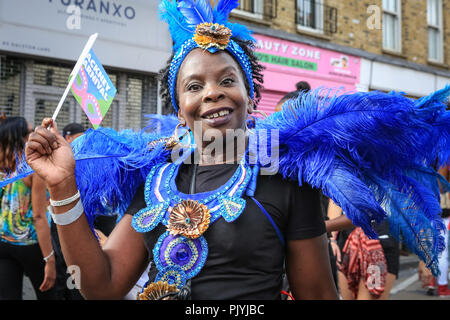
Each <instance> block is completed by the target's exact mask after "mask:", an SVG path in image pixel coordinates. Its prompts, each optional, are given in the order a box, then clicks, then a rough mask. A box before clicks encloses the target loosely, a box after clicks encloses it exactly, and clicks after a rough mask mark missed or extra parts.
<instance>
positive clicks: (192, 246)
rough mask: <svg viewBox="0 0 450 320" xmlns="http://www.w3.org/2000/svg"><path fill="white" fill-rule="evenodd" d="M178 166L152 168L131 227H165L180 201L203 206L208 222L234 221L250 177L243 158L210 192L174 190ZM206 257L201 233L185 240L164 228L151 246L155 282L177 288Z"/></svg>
mask: <svg viewBox="0 0 450 320" xmlns="http://www.w3.org/2000/svg"><path fill="white" fill-rule="evenodd" d="M180 166H181V163H162V164H160V165H157V166H155V167H154V168H152V170H151V172H150V173H149V175H148V176H147V179H146V182H145V191H144V195H145V202H146V204H147V208H144V209H142V210H141V211H139V212H138V213H137V214H136V215H135V217H133V227H134V228H135V229H136V230H137V231H139V232H146V231H147V230H150V229H153V228H154V227H155V226H156V225H157V224H158V223H162V224H164V225H165V226H167V225H168V221H169V216H170V211H171V209H172V208H174V207H175V206H176V205H177V204H179V203H181V202H182V201H184V200H194V201H197V202H199V203H201V204H204V205H206V206H207V207H208V209H209V213H210V214H211V218H210V225H211V224H212V223H214V222H215V221H217V220H218V219H220V218H221V217H223V218H224V219H225V220H226V221H227V222H232V221H235V220H236V219H237V218H238V217H239V216H240V215H241V214H242V212H243V211H244V209H245V204H246V202H245V200H244V199H242V195H243V193H244V191H245V189H246V187H247V185H248V183H249V181H250V179H251V176H252V170H251V167H250V166H249V165H248V164H247V162H246V161H245V158H243V159H242V161H241V163H240V164H239V166H238V168H237V170H236V172H235V173H234V174H233V176H232V177H231V178H230V179H229V180H228V181H227V183H225V184H224V185H222V186H221V187H219V188H218V189H216V190H214V191H210V192H204V193H197V194H184V193H182V192H180V191H178V190H177V187H176V182H175V179H176V176H177V174H178V170H179V169H180ZM149 211H151V212H150V213H149ZM207 256H208V244H207V242H206V239H205V238H204V237H203V236H200V237H199V238H197V239H188V238H185V237H183V236H181V235H175V236H174V235H170V233H169V231H166V232H165V233H164V234H162V235H161V236H160V237H159V239H158V241H157V243H156V244H155V246H154V248H153V261H154V263H155V265H156V267H157V269H158V271H159V273H158V276H157V278H156V280H155V281H159V280H165V281H169V282H170V281H172V282H173V283H176V284H177V286H178V287H179V288H180V287H181V286H183V285H184V284H185V283H186V280H187V279H191V278H192V277H194V276H196V275H197V274H198V273H199V272H200V271H201V269H202V268H203V266H204V265H205V263H206V259H207ZM177 272H179V273H177Z"/></svg>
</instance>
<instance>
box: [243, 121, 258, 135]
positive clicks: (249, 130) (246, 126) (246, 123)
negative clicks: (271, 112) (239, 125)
mask: <svg viewBox="0 0 450 320" xmlns="http://www.w3.org/2000/svg"><path fill="white" fill-rule="evenodd" d="M248 123H251V125H250V127H251V128H249V127H248ZM255 125H256V123H255V118H254V117H251V119H248V120H246V121H245V131H246V132H248V133H250V134H255V131H254V130H252V129H254V128H255Z"/></svg>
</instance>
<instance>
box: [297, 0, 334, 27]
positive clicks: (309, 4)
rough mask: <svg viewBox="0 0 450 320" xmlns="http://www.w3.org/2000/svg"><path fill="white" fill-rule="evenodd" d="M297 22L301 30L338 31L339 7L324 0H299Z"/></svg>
mask: <svg viewBox="0 0 450 320" xmlns="http://www.w3.org/2000/svg"><path fill="white" fill-rule="evenodd" d="M296 6H297V9H296V18H295V20H296V23H297V27H298V29H300V30H306V31H312V32H317V33H324V34H333V33H336V32H337V8H335V7H331V6H327V5H324V3H323V0H297V2H296Z"/></svg>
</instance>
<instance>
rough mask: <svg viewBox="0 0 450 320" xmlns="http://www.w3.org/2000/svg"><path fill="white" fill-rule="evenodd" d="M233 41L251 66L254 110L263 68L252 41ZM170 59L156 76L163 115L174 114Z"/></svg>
mask: <svg viewBox="0 0 450 320" xmlns="http://www.w3.org/2000/svg"><path fill="white" fill-rule="evenodd" d="M233 40H234V41H235V42H236V43H237V44H238V45H239V46H240V47H241V48H242V50H244V52H245V54H246V55H247V57H248V60H249V62H250V64H251V66H252V76H253V87H254V92H255V96H254V98H253V103H254V106H255V109H256V106H257V105H258V102H259V101H260V100H261V90H262V88H263V83H264V76H263V74H262V72H263V70H264V66H262V65H261V64H260V63H259V60H258V58H257V57H256V55H255V54H254V43H253V42H252V41H242V40H236V39H233ZM225 52H226V51H225ZM233 58H234V57H233ZM172 59H173V54H172V56H171V57H170V58H169V60H168V61H167V64H166V66H165V67H164V68H163V69H161V70H160V71H159V75H158V80H159V82H160V90H159V94H160V95H161V100H162V106H163V113H164V114H168V113H173V112H174V109H173V107H172V102H171V97H170V90H169V70H170V63H171V62H172ZM238 65H239V66H240V64H239V63H238ZM241 71H242V75H243V78H244V79H245V88H246V89H247V92H250V85H249V83H248V81H247V77H245V73H244V71H243V70H241ZM175 101H177V103H178V97H175Z"/></svg>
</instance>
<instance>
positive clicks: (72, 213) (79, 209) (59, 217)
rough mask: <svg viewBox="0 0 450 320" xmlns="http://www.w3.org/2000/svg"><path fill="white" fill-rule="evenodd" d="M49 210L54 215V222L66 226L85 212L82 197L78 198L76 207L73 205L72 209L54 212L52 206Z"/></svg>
mask: <svg viewBox="0 0 450 320" xmlns="http://www.w3.org/2000/svg"><path fill="white" fill-rule="evenodd" d="M48 211H49V212H50V215H51V216H52V219H53V222H55V224H57V225H60V226H65V225H68V224H71V223H72V222H74V221H75V220H77V219H78V218H79V217H80V216H81V215H82V214H83V212H84V208H83V202H81V199H80V200H78V202H77V204H76V205H75V207H73V208H72V209H70V210H69V211H67V212H65V213H59V214H55V213H54V212H53V208H52V206H49V207H48Z"/></svg>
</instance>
